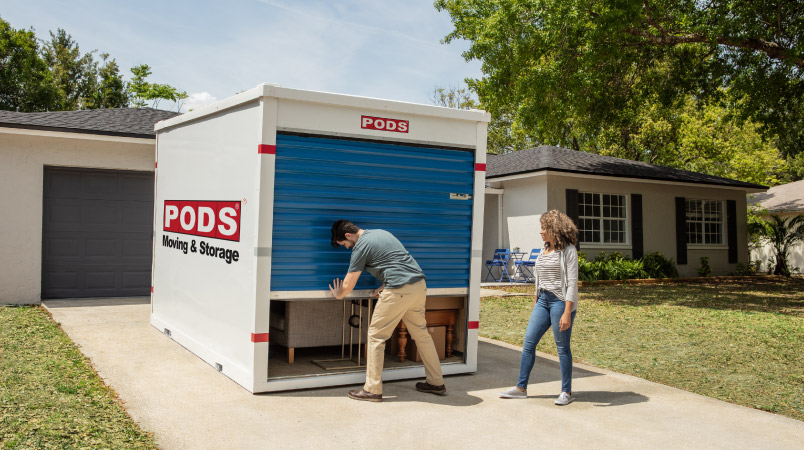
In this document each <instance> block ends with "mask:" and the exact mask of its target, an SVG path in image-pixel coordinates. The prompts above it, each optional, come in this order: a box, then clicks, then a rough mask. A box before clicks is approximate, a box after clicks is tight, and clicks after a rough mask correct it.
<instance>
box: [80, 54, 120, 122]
mask: <svg viewBox="0 0 804 450" xmlns="http://www.w3.org/2000/svg"><path fill="white" fill-rule="evenodd" d="M101 61H102V62H103V63H102V64H101V65H100V66H98V65H97V63H96V64H95V66H94V70H93V72H94V77H93V87H92V89H91V91H90V92H91V95H90V97H89V98H87V99H86V101H87V103H86V107H87V108H93V109H94V108H125V107H127V106H128V92H127V90H126V82H125V81H123V75H121V74H120V68H119V67H118V65H117V62H116V61H115V60H114V59H111V60H110V59H109V54H108V53H102V54H101Z"/></svg>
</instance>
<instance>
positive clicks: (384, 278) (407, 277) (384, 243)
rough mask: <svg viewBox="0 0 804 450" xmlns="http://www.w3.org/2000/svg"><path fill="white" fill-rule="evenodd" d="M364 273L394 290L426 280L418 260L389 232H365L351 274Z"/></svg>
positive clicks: (358, 246)
mask: <svg viewBox="0 0 804 450" xmlns="http://www.w3.org/2000/svg"><path fill="white" fill-rule="evenodd" d="M364 270H365V271H367V272H368V273H370V274H372V275H374V277H375V278H377V279H378V280H380V281H381V282H383V283H385V287H387V288H391V289H394V288H399V287H402V286H404V285H406V284H410V283H415V282H417V281H421V280H423V279H424V272H422V268H421V267H419V264H418V263H416V260H415V259H413V257H412V256H410V253H408V251H407V250H405V247H404V246H403V245H402V243H401V242H399V239H397V238H395V237H394V235H393V234H391V233H389V232H387V231H385V230H363V234H361V235H360V237H359V238H358V239H357V244H355V246H354V247H353V248H352V260H351V262H350V263H349V272H350V273H351V272H362V271H364Z"/></svg>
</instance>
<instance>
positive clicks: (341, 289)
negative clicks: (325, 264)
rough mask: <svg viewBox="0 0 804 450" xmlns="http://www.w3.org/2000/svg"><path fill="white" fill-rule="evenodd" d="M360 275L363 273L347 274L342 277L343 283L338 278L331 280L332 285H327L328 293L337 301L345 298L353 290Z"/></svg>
mask: <svg viewBox="0 0 804 450" xmlns="http://www.w3.org/2000/svg"><path fill="white" fill-rule="evenodd" d="M361 273H363V272H349V273H347V274H346V276H345V277H343V281H341V279H340V278H335V279H334V280H332V284H330V285H329V291H330V292H332V295H333V296H334V297H335V298H337V299H338V300H340V299H342V298H344V297H346V296H347V295H349V293H350V292H352V289H354V288H355V285H356V284H357V279H358V278H360V274H361Z"/></svg>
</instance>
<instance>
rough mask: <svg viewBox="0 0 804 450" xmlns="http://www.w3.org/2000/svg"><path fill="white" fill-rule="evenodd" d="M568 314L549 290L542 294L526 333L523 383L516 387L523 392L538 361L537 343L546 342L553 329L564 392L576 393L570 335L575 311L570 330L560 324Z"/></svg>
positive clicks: (521, 377)
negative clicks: (573, 391)
mask: <svg viewBox="0 0 804 450" xmlns="http://www.w3.org/2000/svg"><path fill="white" fill-rule="evenodd" d="M562 314H564V301H563V300H561V299H560V298H558V297H556V295H555V294H553V293H552V292H548V291H544V290H543V291H541V293H540V294H539V299H538V301H537V302H536V306H534V307H533V312H531V314H530V321H529V322H528V329H527V330H525V342H524V343H523V344H522V360H521V361H520V363H519V380H518V381H517V383H516V385H517V386H518V387H519V388H520V389H527V387H528V378H530V372H531V371H532V370H533V364H534V363H535V360H536V344H538V343H539V341H540V340H541V339H542V336H544V333H546V332H547V329H548V328H550V327H551V326H552V327H553V338H554V339H555V341H556V349H557V350H558V365H559V367H560V368H561V391H562V392H572V350H570V336H571V335H572V324H573V323H574V322H575V311H573V312H572V316H571V319H570V327H569V328H567V329H566V330H564V331H560V329H561V328H560V327H559V321H560V320H561V315H562Z"/></svg>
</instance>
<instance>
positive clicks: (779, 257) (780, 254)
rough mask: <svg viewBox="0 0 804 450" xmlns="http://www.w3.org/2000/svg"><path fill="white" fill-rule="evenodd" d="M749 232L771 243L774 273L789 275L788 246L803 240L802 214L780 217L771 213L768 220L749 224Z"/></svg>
mask: <svg viewBox="0 0 804 450" xmlns="http://www.w3.org/2000/svg"><path fill="white" fill-rule="evenodd" d="M749 225H750V227H749V232H750V233H751V234H753V235H757V236H759V239H760V240H761V241H763V242H767V243H769V244H771V245H773V249H774V251H775V252H776V266H775V267H774V269H773V274H774V275H784V276H786V277H789V276H790V267H789V265H788V262H787V260H788V258H789V256H790V248H791V247H792V246H793V245H795V244H796V243H798V242H802V241H804V215H798V216H792V217H787V218H782V217H779V216H777V215H771V216H770V220H769V221H763V222H754V223H751V224H749Z"/></svg>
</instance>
